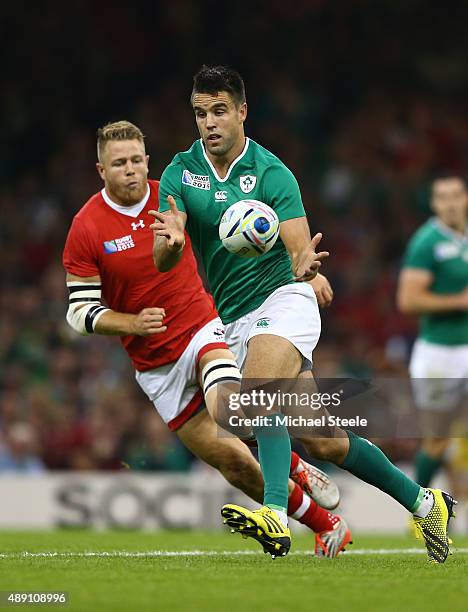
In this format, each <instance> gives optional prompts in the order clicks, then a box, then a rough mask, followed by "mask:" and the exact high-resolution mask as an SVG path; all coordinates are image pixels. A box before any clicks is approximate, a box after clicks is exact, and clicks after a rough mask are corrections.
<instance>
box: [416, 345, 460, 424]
mask: <svg viewBox="0 0 468 612" xmlns="http://www.w3.org/2000/svg"><path fill="white" fill-rule="evenodd" d="M409 371H410V376H411V378H412V381H411V382H412V387H413V395H414V401H415V404H416V406H417V407H418V408H421V409H424V410H434V411H440V412H442V411H444V412H445V411H451V410H454V409H456V408H457V407H458V406H459V405H460V403H461V401H462V399H463V397H464V396H468V345H466V344H462V345H459V346H447V345H441V344H432V343H431V342H427V341H426V340H421V339H419V340H416V342H415V343H414V348H413V352H412V354H411V360H410V365H409Z"/></svg>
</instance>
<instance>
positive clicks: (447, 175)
mask: <svg viewBox="0 0 468 612" xmlns="http://www.w3.org/2000/svg"><path fill="white" fill-rule="evenodd" d="M450 179H457V180H458V181H461V182H462V183H463V187H464V188H465V189H467V186H468V185H467V182H466V179H465V177H464V176H462V175H461V174H458V173H457V172H455V171H454V170H449V169H447V170H440V171H438V172H436V173H434V174H433V176H432V177H431V189H432V190H433V189H434V183H435V182H436V181H446V180H450Z"/></svg>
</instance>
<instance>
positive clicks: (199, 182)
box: [182, 170, 211, 190]
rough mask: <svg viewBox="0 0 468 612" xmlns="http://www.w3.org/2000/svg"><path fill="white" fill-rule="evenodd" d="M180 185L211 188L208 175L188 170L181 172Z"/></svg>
mask: <svg viewBox="0 0 468 612" xmlns="http://www.w3.org/2000/svg"><path fill="white" fill-rule="evenodd" d="M182 185H189V186H190V187H195V189H207V190H208V189H211V186H210V177H209V176H203V175H202V174H192V173H191V172H189V171H188V170H184V171H183V173H182Z"/></svg>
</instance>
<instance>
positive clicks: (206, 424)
mask: <svg viewBox="0 0 468 612" xmlns="http://www.w3.org/2000/svg"><path fill="white" fill-rule="evenodd" d="M230 359H232V354H231V353H230V351H226V350H224V349H214V350H213V351H209V352H208V353H206V354H205V355H204V356H203V357H202V359H201V360H200V364H199V370H200V373H201V372H210V371H212V368H210V364H214V365H215V366H216V367H217V368H218V369H217V372H218V373H221V377H222V374H223V368H222V364H223V360H224V362H225V363H228V362H229V360H230ZM224 373H227V372H224ZM203 383H204V381H203V379H202V378H201V380H200V384H201V385H203ZM238 390H239V389H238V387H237V388H231V391H232V392H237V391H238ZM218 391H219V392H220V393H223V392H224V391H226V389H225V387H224V386H222V385H213V386H212V387H211V388H210V389H209V390H208V392H207V393H206V396H205V401H206V404H207V407H208V411H209V412H210V413H211V414H212V415H213V417H214V418H210V417H209V416H208V414H207V413H205V412H203V413H200V414H199V415H197V416H196V417H194V418H192V419H190V420H189V421H188V422H187V423H186V424H185V425H184V426H183V427H182V428H181V429H179V430H178V432H177V433H178V434H179V437H180V438H181V440H182V441H183V442H184V444H185V445H186V446H187V447H188V448H189V449H190V450H191V451H192V452H193V453H194V454H196V455H197V456H198V457H200V458H201V459H203V460H204V461H206V462H207V463H209V464H210V465H212V466H213V467H215V468H216V469H218V470H219V471H220V472H221V473H222V474H223V476H224V477H225V478H226V480H228V482H230V483H231V484H233V485H234V486H236V487H237V488H239V489H241V490H242V491H244V492H245V493H246V494H247V495H248V496H249V497H251V498H252V499H253V500H255V501H258V502H261V501H262V499H263V490H264V486H263V477H262V474H261V471H260V466H259V465H258V463H257V462H256V461H255V459H254V457H253V456H252V454H251V452H250V451H249V449H248V448H247V446H246V445H245V444H244V443H243V442H241V441H240V440H239V439H238V438H237V436H236V437H234V436H233V435H232V434H231V435H230V434H229V433H228V432H226V431H223V430H222V429H220V424H221V423H222V421H223V418H224V419H225V418H226V417H227V416H228V414H229V410H227V411H224V409H223V403H222V401H221V400H220V397H219V393H218ZM215 418H216V420H218V421H220V422H221V423H217V424H216V423H215ZM233 431H234V433H237V430H235V429H234V430H233ZM244 434H245V435H246V436H249V435H250V434H251V430H250V428H249V429H248V430H246V431H245V432H244ZM290 468H291V475H292V477H293V478H294V479H295V480H296V482H293V480H291V479H289V482H288V495H289V499H288V514H289V515H292V516H293V518H295V519H296V520H298V521H299V522H301V523H302V524H304V525H306V526H307V527H309V528H310V529H311V530H312V531H314V532H315V533H316V545H315V549H316V552H317V554H318V555H321V554H324V555H325V556H328V557H335V556H337V554H338V553H339V552H340V551H341V550H343V548H344V546H345V545H346V544H347V543H348V541H349V540H350V534H349V530H347V527H346V524H345V523H344V521H343V520H342V519H340V517H337V516H335V515H333V514H331V513H330V512H327V510H325V509H324V508H323V507H321V506H320V505H318V504H317V501H319V502H320V501H323V502H324V503H325V505H326V507H327V508H334V507H336V505H337V504H338V502H339V492H338V488H337V487H336V485H335V483H333V481H331V480H330V479H329V478H328V477H327V476H326V474H323V472H321V471H320V470H318V469H317V468H315V467H314V466H312V465H310V464H308V463H307V462H306V461H304V460H303V459H302V458H300V457H299V456H298V455H297V454H296V453H293V454H292V460H291V466H290ZM327 537H329V538H331V539H332V540H333V544H332V545H330V546H328V547H327V548H325V550H324V548H323V547H322V546H321V542H322V541H326V540H327Z"/></svg>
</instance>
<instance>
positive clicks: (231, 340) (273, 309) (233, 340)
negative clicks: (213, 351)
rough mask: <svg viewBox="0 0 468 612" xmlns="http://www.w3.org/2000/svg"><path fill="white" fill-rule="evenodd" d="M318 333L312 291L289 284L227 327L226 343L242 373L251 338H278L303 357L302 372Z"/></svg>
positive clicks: (316, 305) (309, 288) (318, 317)
mask: <svg viewBox="0 0 468 612" xmlns="http://www.w3.org/2000/svg"><path fill="white" fill-rule="evenodd" d="M320 330H321V322H320V313H319V309H318V304H317V298H316V297H315V293H314V290H313V289H312V287H311V286H310V285H309V284H308V283H291V284H290V285H283V286H282V287H279V289H276V291H274V292H273V293H272V294H271V295H270V296H268V297H267V299H266V300H265V301H264V302H263V304H262V305H261V306H259V307H258V308H256V309H255V310H252V312H249V313H248V314H246V315H244V316H243V317H241V318H240V319H237V321H233V322H232V323H228V324H227V325H226V342H227V344H228V346H229V348H230V349H231V351H232V352H233V353H234V356H235V358H236V361H237V365H238V366H239V368H240V369H241V370H242V368H243V366H244V361H245V357H246V355H247V343H248V342H249V340H250V338H252V337H253V336H258V335H260V334H273V335H274V336H281V337H282V338H286V339H287V340H289V342H291V344H293V345H294V346H295V347H296V348H297V350H298V351H299V352H300V353H301V354H302V356H303V358H304V363H303V369H310V367H311V365H312V353H313V350H314V349H315V347H316V346H317V342H318V340H319V338H320Z"/></svg>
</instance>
